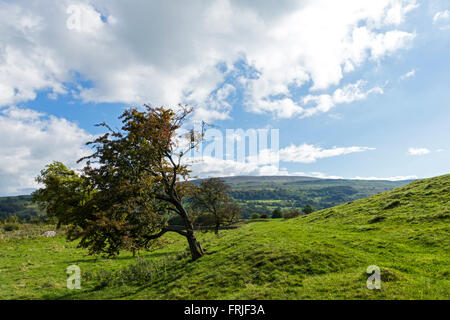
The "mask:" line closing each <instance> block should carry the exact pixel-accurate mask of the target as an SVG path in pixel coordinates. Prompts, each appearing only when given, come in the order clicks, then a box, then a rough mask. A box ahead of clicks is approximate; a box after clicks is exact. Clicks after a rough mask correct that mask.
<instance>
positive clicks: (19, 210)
mask: <svg viewBox="0 0 450 320" xmlns="http://www.w3.org/2000/svg"><path fill="white" fill-rule="evenodd" d="M44 214H45V212H44V211H42V210H40V209H39V207H38V206H37V205H34V204H33V203H32V196H30V195H24V196H15V197H0V219H7V218H8V217H9V216H12V215H14V216H17V217H19V218H20V220H24V221H29V220H31V219H32V218H33V217H41V216H43V215H44Z"/></svg>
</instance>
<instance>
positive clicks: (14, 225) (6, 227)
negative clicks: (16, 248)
mask: <svg viewBox="0 0 450 320" xmlns="http://www.w3.org/2000/svg"><path fill="white" fill-rule="evenodd" d="M3 230H5V231H14V230H19V225H18V224H17V223H7V224H5V225H4V226H3Z"/></svg>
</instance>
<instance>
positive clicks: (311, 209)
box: [302, 204, 314, 214]
mask: <svg viewBox="0 0 450 320" xmlns="http://www.w3.org/2000/svg"><path fill="white" fill-rule="evenodd" d="M302 211H303V213H304V214H310V213H311V212H314V208H313V207H312V206H311V205H309V204H307V205H306V206H305V207H304V208H303V210H302Z"/></svg>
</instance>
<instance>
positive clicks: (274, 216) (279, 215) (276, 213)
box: [272, 208, 283, 219]
mask: <svg viewBox="0 0 450 320" xmlns="http://www.w3.org/2000/svg"><path fill="white" fill-rule="evenodd" d="M282 217H283V214H282V213H281V209H280V208H275V209H274V210H273V211H272V219H277V218H282Z"/></svg>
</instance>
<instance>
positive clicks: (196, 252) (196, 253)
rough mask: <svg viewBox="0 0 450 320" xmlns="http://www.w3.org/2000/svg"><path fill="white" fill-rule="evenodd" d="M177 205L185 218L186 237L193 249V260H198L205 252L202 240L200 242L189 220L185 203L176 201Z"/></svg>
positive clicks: (190, 248)
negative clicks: (201, 243)
mask: <svg viewBox="0 0 450 320" xmlns="http://www.w3.org/2000/svg"><path fill="white" fill-rule="evenodd" d="M176 207H177V209H178V212H179V213H180V215H181V217H182V218H183V220H184V226H185V228H186V238H187V241H188V243H189V250H191V256H192V260H197V259H198V258H200V257H201V256H203V254H204V253H205V252H204V251H203V248H202V246H201V245H200V242H198V241H197V238H196V237H195V234H194V226H193V225H192V222H191V220H189V216H188V214H187V212H186V210H184V207H183V205H182V204H181V203H176Z"/></svg>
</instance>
